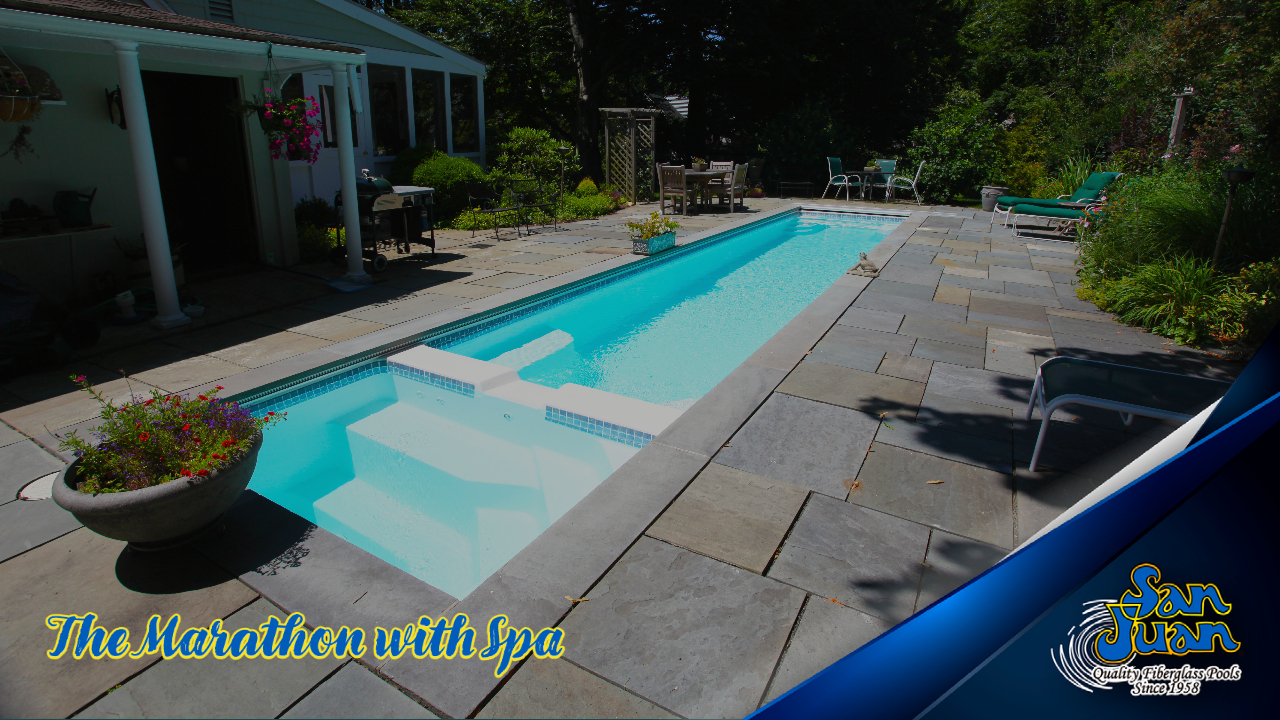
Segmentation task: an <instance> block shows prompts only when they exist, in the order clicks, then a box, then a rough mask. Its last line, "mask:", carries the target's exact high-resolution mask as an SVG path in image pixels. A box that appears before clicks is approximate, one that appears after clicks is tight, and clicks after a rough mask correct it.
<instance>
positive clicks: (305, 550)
mask: <svg viewBox="0 0 1280 720" xmlns="http://www.w3.org/2000/svg"><path fill="white" fill-rule="evenodd" d="M222 524H223V529H222V531H221V532H219V533H217V534H213V535H210V536H208V537H206V538H204V539H203V540H202V541H200V542H198V543H194V544H193V549H194V550H195V551H196V552H198V553H199V554H200V555H202V556H204V557H205V558H208V560H210V561H212V562H213V563H215V564H216V565H218V566H219V567H221V568H223V569H224V570H225V571H227V572H229V573H231V575H233V576H236V577H239V576H241V575H244V574H245V573H248V572H256V573H258V574H259V575H276V574H278V573H280V572H281V571H283V570H285V569H286V568H291V567H293V568H296V567H301V566H302V564H303V562H304V560H305V558H306V557H307V556H308V555H309V554H310V552H311V551H310V549H309V547H308V541H309V540H310V539H311V537H312V535H314V534H315V532H316V529H317V528H316V526H315V525H314V524H313V523H311V522H309V521H307V520H306V519H304V518H302V517H300V516H298V515H296V514H294V513H292V512H290V511H288V510H286V509H284V508H283V507H281V506H279V505H277V504H275V503H274V502H271V501H270V500H268V499H266V498H264V497H262V496H261V495H259V494H257V493H256V492H254V491H252V490H246V491H245V492H244V494H243V495H241V496H240V499H239V500H238V501H236V504H235V505H234V506H232V508H231V509H230V510H228V511H227V514H226V515H224V516H223V523H222Z"/></svg>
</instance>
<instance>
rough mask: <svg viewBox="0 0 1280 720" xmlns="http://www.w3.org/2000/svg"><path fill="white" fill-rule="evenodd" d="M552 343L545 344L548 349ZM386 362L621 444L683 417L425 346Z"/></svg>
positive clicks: (649, 436)
mask: <svg viewBox="0 0 1280 720" xmlns="http://www.w3.org/2000/svg"><path fill="white" fill-rule="evenodd" d="M555 340H557V339H552V342H549V343H547V344H548V345H553V344H555ZM562 347H563V346H562ZM387 362H388V363H390V364H391V365H392V366H393V367H398V368H400V369H401V370H403V371H405V372H406V373H408V374H409V375H410V376H411V377H415V376H416V377H420V378H422V379H423V380H424V381H426V382H430V383H432V384H434V385H443V386H448V387H450V389H454V390H456V391H457V392H461V393H462V394H464V395H474V394H475V393H476V392H482V393H484V394H486V395H490V396H493V397H497V398H502V399H504V400H509V401H511V402H515V403H519V404H521V405H524V406H526V407H532V408H543V409H545V411H546V419H547V420H548V421H550V422H555V423H558V424H561V425H566V426H568V427H573V428H576V429H579V430H582V431H584V432H589V433H592V434H594V435H601V436H604V437H611V438H614V439H617V438H618V436H619V435H626V436H627V440H624V441H625V442H629V443H630V444H635V443H634V441H635V440H639V442H641V443H644V442H648V441H649V440H652V439H653V438H654V437H655V436H657V435H658V434H659V433H661V432H662V431H663V430H665V429H667V426H668V425H670V424H671V423H673V422H675V420H676V418H678V417H680V415H681V414H682V413H683V412H684V409H683V408H678V407H665V406H662V405H655V404H654V403H650V402H645V401H643V400H636V399H635V398H629V397H624V396H622V395H617V394H615V393H611V392H605V391H604V390H596V389H595V388H589V387H584V386H582V385H575V384H573V383H566V384H564V385H562V386H561V387H559V388H554V389H552V388H548V387H545V386H542V385H537V384H535V383H530V382H526V381H524V380H521V379H520V376H519V375H518V374H517V373H516V371H515V370H513V369H511V368H510V367H506V366H503V365H499V364H497V363H495V362H489V361H485V360H476V359H474V358H469V357H465V356H463V355H458V354H456V353H451V352H447V351H445V350H437V349H436V348H430V347H426V346H418V347H415V348H412V349H410V350H406V351H404V352H401V353H397V354H395V355H392V356H390V357H388V358H387Z"/></svg>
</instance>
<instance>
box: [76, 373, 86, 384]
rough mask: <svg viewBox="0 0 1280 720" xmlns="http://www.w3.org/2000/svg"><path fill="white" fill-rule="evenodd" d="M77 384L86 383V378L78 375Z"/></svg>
mask: <svg viewBox="0 0 1280 720" xmlns="http://www.w3.org/2000/svg"><path fill="white" fill-rule="evenodd" d="M76 382H78V383H80V382H84V376H83V375H77V376H76Z"/></svg>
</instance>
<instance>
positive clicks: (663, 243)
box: [631, 232, 676, 255]
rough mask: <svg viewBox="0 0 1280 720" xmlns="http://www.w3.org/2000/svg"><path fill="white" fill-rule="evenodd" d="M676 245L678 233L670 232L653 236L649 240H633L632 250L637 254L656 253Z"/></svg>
mask: <svg viewBox="0 0 1280 720" xmlns="http://www.w3.org/2000/svg"><path fill="white" fill-rule="evenodd" d="M675 246H676V234H675V233H673V232H669V233H664V234H662V235H659V236H657V237H651V238H649V239H648V240H632V241H631V252H632V253H634V254H636V255H654V254H656V253H660V252H662V251H663V250H670V249H671V248H673V247H675Z"/></svg>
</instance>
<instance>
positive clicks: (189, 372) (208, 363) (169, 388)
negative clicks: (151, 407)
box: [136, 355, 246, 393]
mask: <svg viewBox="0 0 1280 720" xmlns="http://www.w3.org/2000/svg"><path fill="white" fill-rule="evenodd" d="M245 370H246V368H245V367H244V366H242V365H236V364H235V363H231V362H227V361H226V360H221V359H219V358H215V357H210V356H208V355H197V356H195V357H192V358H187V359H186V360H179V361H178V362H175V363H171V364H169V365H165V366H162V367H158V368H155V369H154V370H146V371H143V372H140V373H138V374H137V376H136V377H137V379H139V380H141V381H143V382H144V383H147V384H148V385H154V386H155V387H158V388H160V389H161V390H164V391H165V392H170V393H180V392H182V391H184V390H190V389H191V388H193V387H196V386H197V385H204V384H206V383H210V382H213V381H215V380H221V379H222V378H224V377H227V376H229V375H235V374H236V373H240V372H244V371H245Z"/></svg>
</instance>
